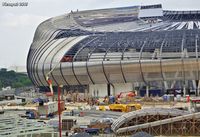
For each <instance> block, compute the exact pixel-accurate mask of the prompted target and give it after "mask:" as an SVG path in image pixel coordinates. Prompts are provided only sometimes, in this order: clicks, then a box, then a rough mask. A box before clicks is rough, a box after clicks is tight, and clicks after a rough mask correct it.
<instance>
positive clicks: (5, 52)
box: [0, 0, 200, 68]
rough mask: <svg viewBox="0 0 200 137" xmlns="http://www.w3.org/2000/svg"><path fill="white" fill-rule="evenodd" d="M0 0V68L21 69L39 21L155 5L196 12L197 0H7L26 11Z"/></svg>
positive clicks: (198, 5) (5, 0)
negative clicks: (83, 12)
mask: <svg viewBox="0 0 200 137" xmlns="http://www.w3.org/2000/svg"><path fill="white" fill-rule="evenodd" d="M3 2H8V0H0V4H1V5H0V68H1V67H10V66H25V65H26V58H27V54H28V50H29V47H30V45H31V42H32V39H33V36H34V32H35V29H36V27H37V26H38V24H39V23H41V22H42V21H44V20H46V19H48V18H50V17H53V16H58V15H61V14H64V13H68V12H69V11H71V10H76V9H79V10H86V9H101V8H110V7H124V6H133V5H141V4H142V5H147V4H159V3H161V4H162V5H163V9H173V10H189V9H193V10H198V9H200V0H9V2H28V6H27V7H19V6H18V7H5V6H2V3H3Z"/></svg>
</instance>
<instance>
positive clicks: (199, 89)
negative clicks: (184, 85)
mask: <svg viewBox="0 0 200 137" xmlns="http://www.w3.org/2000/svg"><path fill="white" fill-rule="evenodd" d="M198 81H199V82H198V86H197V87H198V89H197V93H198V96H199V95H200V80H198Z"/></svg>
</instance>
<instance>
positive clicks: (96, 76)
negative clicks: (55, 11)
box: [27, 5, 200, 96]
mask: <svg viewBox="0 0 200 137" xmlns="http://www.w3.org/2000/svg"><path fill="white" fill-rule="evenodd" d="M199 29H200V11H169V10H163V9H162V5H148V6H132V7H124V8H112V9H101V10H88V11H71V13H68V14H64V15H61V16H58V17H53V18H50V19H48V20H46V21H44V22H42V23H41V24H40V25H39V26H38V28H37V30H36V32H35V36H34V39H33V42H32V45H31V47H30V50H29V53H28V58H27V71H28V75H29V77H30V79H31V80H32V82H33V83H34V84H35V85H36V86H38V87H48V83H47V81H46V75H47V74H48V73H49V72H51V73H49V76H50V79H51V80H52V81H53V85H54V86H57V85H64V86H65V87H74V86H75V87H76V86H82V87H86V89H87V90H88V91H90V93H91V94H93V95H95V94H96V95H98V96H104V95H106V94H117V93H119V92H121V91H130V90H134V88H135V87H139V88H141V87H143V86H146V87H148V88H152V87H153V88H155V89H161V90H163V91H166V90H167V89H180V90H183V91H184V93H185V94H186V91H187V90H188V91H192V90H194V91H196V94H199V90H198V87H199V80H200V75H199V74H200V59H199V57H200V30H199Z"/></svg>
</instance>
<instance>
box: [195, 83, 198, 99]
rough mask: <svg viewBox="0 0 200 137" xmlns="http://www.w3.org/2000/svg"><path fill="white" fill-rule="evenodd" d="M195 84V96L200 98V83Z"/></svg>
mask: <svg viewBox="0 0 200 137" xmlns="http://www.w3.org/2000/svg"><path fill="white" fill-rule="evenodd" d="M195 84H196V90H195V95H196V96H198V95H199V81H198V80H195Z"/></svg>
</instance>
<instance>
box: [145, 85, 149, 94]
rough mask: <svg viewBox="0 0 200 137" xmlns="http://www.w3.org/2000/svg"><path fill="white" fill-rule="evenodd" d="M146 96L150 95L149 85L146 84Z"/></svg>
mask: <svg viewBox="0 0 200 137" xmlns="http://www.w3.org/2000/svg"><path fill="white" fill-rule="evenodd" d="M146 97H149V86H148V85H147V86H146Z"/></svg>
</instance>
